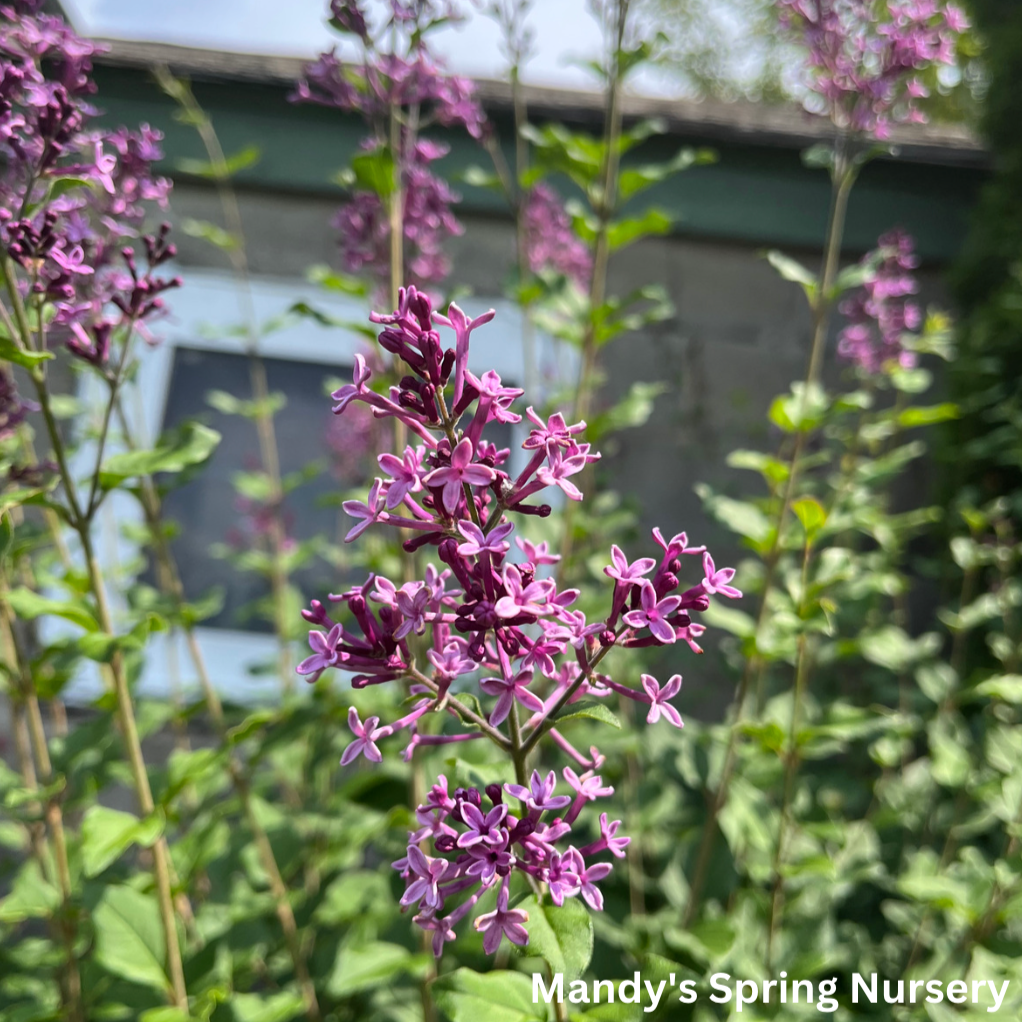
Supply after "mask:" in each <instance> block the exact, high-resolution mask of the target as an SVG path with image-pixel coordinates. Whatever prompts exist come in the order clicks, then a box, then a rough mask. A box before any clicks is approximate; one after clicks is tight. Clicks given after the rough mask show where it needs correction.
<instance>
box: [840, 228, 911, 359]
mask: <svg viewBox="0 0 1022 1022" xmlns="http://www.w3.org/2000/svg"><path fill="white" fill-rule="evenodd" d="M863 262H864V263H865V265H867V266H875V269H874V270H873V271H872V273H871V274H870V276H869V277H868V279H867V280H866V283H864V284H863V285H862V287H860V288H859V289H858V290H856V291H855V292H854V293H853V294H851V295H850V296H849V297H848V298H846V299H845V300H844V301H843V302H842V303H841V313H842V315H844V316H845V317H846V318H847V319H848V324H847V326H845V328H844V329H843V330H842V331H841V335H840V336H839V338H838V346H837V350H838V354H839V355H841V356H842V357H843V358H845V359H847V360H848V361H849V362H853V363H855V364H856V365H857V366H859V367H860V368H861V369H862V370H864V371H865V372H867V373H871V374H872V373H877V372H879V371H880V370H881V368H882V367H883V366H884V364H885V363H888V362H894V363H896V364H898V365H900V366H902V367H904V368H911V367H912V366H914V365H915V364H916V356H915V353H914V352H912V351H910V350H908V349H907V348H906V347H905V345H904V338H905V335H906V334H910V333H913V332H914V331H916V330H918V329H919V326H920V324H921V323H922V318H923V317H922V310H921V309H920V308H919V305H918V304H917V303H916V302H914V301H912V300H911V298H910V296H911V295H914V294H915V293H916V292H917V291H918V290H919V284H918V282H917V281H916V278H915V275H914V273H913V271H914V270H915V269H916V268H917V267H918V266H919V259H918V257H917V256H916V254H915V243H914V242H913V240H912V237H911V235H908V234H906V233H905V232H904V231H892V232H890V233H889V234H885V235H884V236H883V237H881V238H880V241H879V243H878V248H877V250H876V251H875V252H871V253H869V255H867V256H866V257H865V259H864V260H863Z"/></svg>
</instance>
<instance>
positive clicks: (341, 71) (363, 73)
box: [292, 0, 488, 287]
mask: <svg viewBox="0 0 1022 1022" xmlns="http://www.w3.org/2000/svg"><path fill="white" fill-rule="evenodd" d="M331 15H332V17H331V24H332V25H333V26H334V27H335V28H336V29H337V30H338V31H340V32H342V33H344V34H346V35H349V36H352V35H353V36H355V37H357V38H358V39H359V40H360V41H361V44H362V49H363V54H362V60H361V62H360V63H354V64H350V65H345V64H342V62H341V61H340V59H339V58H338V57H337V54H336V52H335V51H333V50H331V51H330V52H328V53H323V54H321V55H320V56H319V58H318V59H317V60H315V61H313V62H312V63H310V64H308V65H306V67H305V69H304V75H303V77H302V79H301V80H300V81H299V83H298V86H297V88H296V89H295V92H294V94H293V96H292V99H293V100H295V101H298V102H311V103H319V104H321V105H324V106H331V107H337V108H339V109H342V110H347V111H356V112H358V113H360V114H361V115H362V116H363V117H364V118H365V120H366V122H367V124H368V125H369V127H370V128H371V132H372V133H371V135H370V137H369V138H368V139H366V141H365V142H364V143H363V148H364V149H365V150H367V151H368V152H374V151H376V150H380V149H383V148H384V147H387V146H390V145H392V144H393V147H394V148H395V150H396V151H395V152H392V153H390V155H391V157H392V159H393V160H394V165H395V166H396V169H397V176H398V178H399V181H400V185H401V188H400V192H399V193H398V195H397V199H398V201H400V202H401V211H400V214H401V215H400V220H401V224H402V231H403V235H404V251H405V263H406V275H407V278H408V280H410V281H412V282H414V283H415V284H416V285H417V286H419V287H424V286H428V285H431V284H437V283H439V282H440V281H442V280H443V279H444V278H445V277H446V276H447V275H448V274H449V273H450V260H449V259H448V257H447V256H446V254H445V253H444V251H443V245H444V243H445V242H446V241H447V239H448V238H450V237H451V236H454V235H458V234H461V233H462V227H461V224H460V223H459V222H458V220H457V219H456V218H455V216H454V214H453V212H452V206H453V205H454V204H455V203H457V202H458V201H459V197H458V196H457V195H456V194H455V193H454V192H453V191H452V190H451V188H450V187H449V185H448V184H447V182H446V181H444V180H443V179H442V178H440V177H439V176H437V175H436V174H435V173H434V171H433V170H432V169H431V164H433V163H434V162H435V161H436V160H438V159H440V158H441V157H443V156H445V155H446V153H447V147H446V146H444V145H441V144H439V143H436V142H433V141H431V140H430V139H428V138H425V137H423V136H422V135H421V134H420V132H421V131H422V130H423V129H425V128H427V127H428V126H429V125H430V124H431V123H437V124H441V125H443V126H445V127H460V128H463V129H464V130H465V131H467V132H468V134H469V135H470V136H471V137H472V138H475V139H481V138H482V137H483V135H484V134H485V133H486V131H487V130H488V127H487V122H486V118H485V115H484V114H483V111H482V107H481V106H480V105H479V103H478V101H477V100H476V98H475V87H474V85H473V84H472V82H471V81H470V80H468V79H466V78H460V77H458V76H456V75H451V74H448V73H447V72H446V71H445V69H444V67H443V64H442V62H441V61H439V60H438V59H437V58H436V57H435V56H434V55H433V54H432V53H431V52H430V49H429V45H428V39H427V36H428V34H429V33H430V32H431V31H432V29H433V28H435V27H437V26H439V25H441V24H443V23H445V22H449V21H451V20H458V18H459V17H460V14H459V11H458V9H457V7H456V5H454V4H452V3H437V2H435V0H429V2H427V0H415V2H408V3H402V2H398V0H393V2H392V3H391V11H390V17H389V18H387V19H385V20H384V21H383V22H382V23H381V24H380V25H378V26H376V27H375V28H374V26H372V25H371V24H370V23H369V20H368V19H367V17H366V14H365V11H364V10H363V8H362V6H361V5H360V4H358V3H357V2H355V0H333V2H332V3H331ZM392 116H396V117H397V119H398V120H399V121H400V123H401V124H403V125H406V126H407V125H410V124H414V125H415V126H416V129H415V131H412V130H409V129H408V128H407V127H404V128H402V130H401V131H400V132H399V137H398V139H397V141H396V142H394V141H393V140H392V139H391V136H390V130H389V124H390V122H391V118H392ZM334 226H335V227H336V228H337V230H338V234H339V240H340V248H341V261H342V264H343V266H344V268H345V269H346V270H347V271H348V272H351V273H359V272H362V271H368V272H369V273H370V274H371V275H372V276H374V277H375V278H376V280H377V283H378V284H380V285H381V286H382V284H384V283H386V282H387V281H388V280H389V275H390V232H391V218H390V215H389V209H388V207H387V202H386V201H384V199H382V198H381V196H380V195H379V194H377V193H376V192H375V191H368V190H364V189H362V190H357V191H355V192H354V193H353V194H352V196H351V198H350V199H349V201H348V202H346V203H345V204H344V205H343V206H342V207H341V209H340V210H339V211H338V213H337V216H336V218H335V220H334Z"/></svg>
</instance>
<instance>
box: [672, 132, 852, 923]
mask: <svg viewBox="0 0 1022 1022" xmlns="http://www.w3.org/2000/svg"><path fill="white" fill-rule="evenodd" d="M846 145H847V143H846V142H845V140H843V139H839V140H838V146H837V153H836V162H835V171H834V177H833V179H832V180H833V189H832V193H831V194H832V200H831V209H830V216H829V222H828V225H827V238H826V243H825V246H824V255H823V265H822V269H821V282H820V291H819V293H818V295H817V296H816V299H815V301H814V303H813V340H812V347H811V349H810V353H809V365H808V368H807V371H806V379H805V383H806V387H805V390H804V392H803V398H802V402H801V404H802V406H803V412H804V409H805V405H806V402H807V400H808V396H809V390H810V387H811V385H813V384H815V383H818V382H819V375H820V370H821V368H822V362H823V351H824V348H825V345H826V339H827V332H828V329H829V326H830V318H831V315H832V313H833V308H834V300H833V297H832V291H833V289H834V283H835V281H836V280H837V274H838V270H839V269H840V263H841V246H842V241H843V238H844V225H845V218H846V215H847V212H848V200H849V197H850V195H851V190H852V186H853V185H854V184H855V178H856V171H855V168H854V165H853V164H852V163H850V162H849V161H848V159H847V155H846ZM799 417H800V419H801V418H802V417H803V415H801V414H800V416H799ZM806 440H807V433H806V432H805V431H804V430H801V429H800V430H799V431H798V433H796V436H795V444H794V449H793V451H792V454H791V457H790V459H789V461H788V478H787V480H786V481H785V486H784V496H783V499H782V500H781V504H780V507H779V509H778V511H777V514H776V515H775V519H774V523H773V526H774V528H773V541H772V543H771V545H770V550H769V551H768V552H767V554H766V557H765V560H766V566H767V570H766V577H765V578H764V581H763V592H762V593H761V595H760V604H759V610H758V613H757V617H756V629H755V632H754V635H755V636H756V637H757V638H758V636H759V633H760V630H761V628H762V625H763V623H764V622H765V620H766V607H767V602H768V600H769V597H770V593H771V591H772V589H773V582H774V577H775V573H776V568H777V562H778V560H779V558H780V554H781V537H782V535H783V532H784V526H785V524H786V523H787V518H788V512H789V510H790V508H791V503H792V500H793V498H794V495H795V487H796V484H797V482H798V477H799V471H800V468H801V461H802V453H803V450H804V447H805V443H806ZM761 660H762V658H761V656H760V655H759V654H758V653H754V654H753V655H752V656H750V657H749V658H748V659H747V660H746V662H745V666H744V668H743V670H742V677H741V680H740V682H739V684H738V688H737V691H736V694H735V698H734V701H733V703H732V704H731V715H732V716H733V719H734V723H733V724H732V726H731V730H730V733H729V735H728V743H727V750H726V752H725V755H724V765H723V769H722V771H721V776H720V782H719V784H718V785H717V790H716V792H714V793H713V795H712V796H711V797H710V799H709V812H708V815H707V819H706V822H705V823H704V825H703V833H702V837H701V839H700V846H699V851H698V853H697V855H696V864H695V867H694V870H693V874H692V880H691V883H690V884H689V902H688V905H687V906H686V909H685V915H684V917H683V923H682V925H683V926H686V927H687V926H690V925H691V924H692V922H693V921H694V919H695V917H696V914H697V912H698V911H699V906H700V903H701V899H702V895H703V889H704V887H705V884H706V878H707V874H708V872H709V864H710V858H711V855H712V852H713V846H714V843H715V840H716V836H717V823H718V820H719V818H720V813H721V811H722V810H723V808H724V806H725V804H726V803H727V791H728V786H729V784H730V783H731V776H732V774H733V772H734V767H735V763H736V762H737V741H738V728H739V725H740V724H741V722H742V720H743V719H744V714H745V704H746V700H747V696H748V693H749V687H750V684H751V682H752V678H753V675H754V674H755V672H756V671H757V669H758V667H759V664H760V662H761Z"/></svg>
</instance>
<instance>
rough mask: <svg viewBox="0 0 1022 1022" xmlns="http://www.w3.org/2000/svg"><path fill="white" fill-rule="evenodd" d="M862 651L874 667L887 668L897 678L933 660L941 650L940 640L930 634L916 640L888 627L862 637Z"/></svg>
mask: <svg viewBox="0 0 1022 1022" xmlns="http://www.w3.org/2000/svg"><path fill="white" fill-rule="evenodd" d="M859 648H860V649H861V651H862V655H863V656H864V657H865V658H866V659H867V660H868V661H869V662H870V663H871V664H877V665H878V666H879V667H886V668H887V669H888V670H889V671H893V672H894V673H895V674H898V673H900V672H901V671H904V670H906V669H908V668H909V667H911V666H912V665H913V664H914V663H917V662H918V661H920V660H924V659H926V658H927V657H928V656H932V655H933V653H935V652H936V650H937V649H939V648H940V638H939V636H937V635H936V634H934V633H932V632H930V633H928V634H926V635H921V636H919V638H917V639H913V638H911V637H910V636H909V635H908V634H907V633H906V632H905V630H904V629H903V628H899V627H898V626H897V625H887V626H886V627H884V628H879V629H877V631H875V632H869V633H866V634H865V635H863V636H861V637H860V639H859Z"/></svg>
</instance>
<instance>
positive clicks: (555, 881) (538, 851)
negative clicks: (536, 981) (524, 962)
mask: <svg viewBox="0 0 1022 1022" xmlns="http://www.w3.org/2000/svg"><path fill="white" fill-rule="evenodd" d="M564 779H565V781H567V782H568V784H569V785H570V787H571V788H572V790H573V791H574V796H570V795H556V794H555V793H554V792H555V788H556V784H557V778H556V776H555V774H554V772H553V771H550V773H549V774H547V776H546V777H545V778H543V777H541V776H540V774H539V772H538V771H534V772H533V774H532V779H531V781H530V783H529V785H528V787H526V786H524V785H520V784H505V785H503V787H501V785H499V784H491V785H489V786H488V787H487V788H486V790H485V792H484V793H480V791H479V789H478V788H457V789H455V790H454V791H453V792H450V791H449V790H448V783H447V778H446V777H445V776H443V775H442V774H441V776H440V777H439V778H438V779H437V783H436V784H435V785H433V788H432V790H431V791H430V792H429V794H428V795H427V796H426V801H425V803H424V804H423V805H420V806H419V807H418V809H417V810H416V817H417V819H418V822H419V824H420V827H419V829H418V830H415V831H412V832H411V833H410V834H409V835H408V851H407V853H406V855H405V856H404V857H403V858H401V859H399V860H398V861H397V862H395V863H394V868H395V869H397V870H400V872H401V876H402V877H403V878H404V880H405V893H404V895H403V896H402V898H401V905H402V908H406V909H407V908H410V907H412V906H415V907H416V908H417V914H416V916H415V918H414V921H415V923H416V924H417V925H418V926H420V927H422V929H423V930H426V931H427V932H432V934H433V954H434V955H436V957H437V958H439V957H440V956H441V954H442V953H443V948H444V944H445V943H446V942H448V941H452V940H454V939H455V936H456V934H455V927H456V926H457V925H458V923H460V922H461V920H462V919H464V918H465V917H466V916H467V915H469V914H470V913H471V912H472V911H473V909H474V908H475V906H476V905H477V904H478V902H479V901H480V899H481V898H482V897H483V896H484V895H485V894H486V892H487V891H490V890H493V889H496V892H497V897H496V908H494V909H493V910H492V911H490V912H485V913H482V914H480V915H478V916H477V917H476V919H475V922H474V926H475V929H476V930H478V931H479V932H480V933H482V934H483V950H484V951H485V952H486V953H487V954H493V953H494V952H495V951H496V950H497V948H498V947H499V946H500V943H501V940H502V939H503V938H504V937H507V939H508V940H509V941H510V942H511V943H512V944H517V945H519V946H525V945H526V944H528V942H529V934H528V931H527V930H526V928H525V925H524V924H525V923H527V922H528V921H529V916H528V913H527V912H525V911H524V910H523V909H513V908H509V907H508V902H509V896H510V891H511V876H512V874H513V873H515V872H516V871H517V872H518V873H519V874H521V875H522V876H523V877H524V878H525V880H526V882H527V883H530V884H531V885H536V884H538V883H543V884H546V885H547V887H548V889H549V891H550V896H551V898H552V899H553V901H554V904H556V905H563V904H564V901H565V899H566V898H573V897H576V896H579V895H580V896H581V897H582V899H583V900H584V901H585V902H586V904H587V905H588V906H589V907H590V908H591V909H593V910H594V911H597V912H598V911H601V910H602V909H603V893H602V892H601V891H600V889H599V887H597V886H596V885H597V883H598V882H599V881H600V880H603V879H604V878H605V877H606V876H608V875H609V874H610V872H611V869H612V864H611V863H609V862H589V861H587V860H589V859H591V858H592V857H593V856H596V855H599V854H600V853H602V852H610V854H611V855H613V856H616V857H617V858H619V859H620V858H623V857H624V855H625V848H626V847H627V846H628V843H629V841H630V840H631V839H630V838H627V837H624V836H622V837H618V836H617V831H618V828H619V827H620V825H621V822H620V821H619V820H615V821H613V822H611V821H609V820H608V818H607V814H606V813H603V814H601V816H600V836H599V838H598V839H597V840H596V841H593V842H591V843H589V844H587V845H585V846H584V847H582V848H576V847H575V846H574V845H570V844H569V845H568V846H567V847H566V848H563V849H561V850H559V849H558V845H559V844H560V843H561V842H563V841H565V839H567V838H568V837H569V836H570V835H571V832H572V826H573V824H574V823H575V821H576V819H577V818H578V815H579V813H580V812H581V810H582V807H583V806H584V805H585V804H586V803H587V802H592V801H595V800H596V799H598V798H604V797H606V796H608V795H613V794H614V789H613V788H611V787H608V786H605V785H604V783H603V779H602V778H601V777H600V776H599V775H597V774H595V773H593V772H592V771H587V772H585V773H583V774H582V775H581V776H579V775H577V774H576V773H575V772H574V771H573V770H572V769H571V768H570V767H566V768H565V770H564ZM505 794H506V795H509V796H511V798H513V799H514V800H515V801H516V802H517V803H518V809H517V810H513V809H512V807H510V806H509V805H508V804H507V803H506V802H505V801H504V796H505ZM484 797H485V799H486V800H487V803H488V807H487V806H486V805H484V802H483V798H484ZM564 809H566V810H567V812H565V813H564V815H563V816H560V815H553V814H555V813H557V812H558V811H559V810H564ZM551 817H552V818H551ZM426 841H431V842H432V844H433V850H434V851H435V852H436V853H437V854H435V855H432V856H431V855H427V854H426V853H425V852H424V851H423V850H422V848H421V845H422V844H423V843H424V842H426ZM455 898H463V900H461V901H460V903H459V904H458V905H457V907H455V908H453V909H451V908H450V902H451V900H452V899H455Z"/></svg>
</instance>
